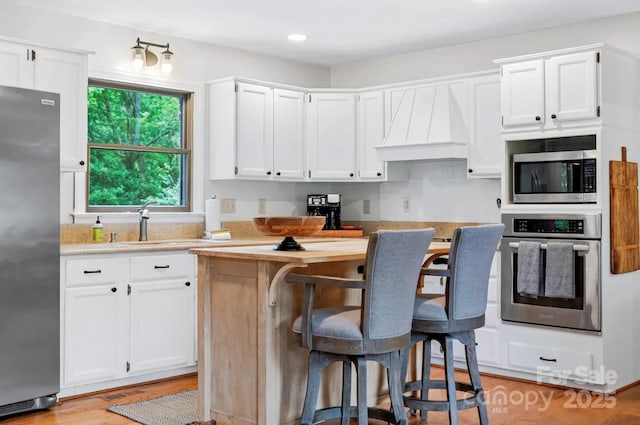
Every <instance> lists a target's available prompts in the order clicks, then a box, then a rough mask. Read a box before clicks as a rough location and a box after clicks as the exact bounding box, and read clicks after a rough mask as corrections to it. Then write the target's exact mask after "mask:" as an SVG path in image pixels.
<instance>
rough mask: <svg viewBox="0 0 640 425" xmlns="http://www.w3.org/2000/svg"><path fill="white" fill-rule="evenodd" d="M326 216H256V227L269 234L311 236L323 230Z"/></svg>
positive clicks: (254, 220) (254, 221)
mask: <svg viewBox="0 0 640 425" xmlns="http://www.w3.org/2000/svg"><path fill="white" fill-rule="evenodd" d="M325 220H326V217H318V216H306V215H303V216H293V217H255V218H254V219H253V223H254V224H255V226H256V228H257V229H258V230H259V231H260V232H262V233H263V234H265V235H267V236H309V235H313V234H314V233H316V232H318V231H319V230H322V227H323V226H324V222H325Z"/></svg>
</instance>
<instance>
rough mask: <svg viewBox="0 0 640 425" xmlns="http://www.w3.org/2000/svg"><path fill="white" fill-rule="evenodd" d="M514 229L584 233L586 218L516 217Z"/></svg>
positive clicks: (533, 231) (534, 231) (523, 231)
mask: <svg viewBox="0 0 640 425" xmlns="http://www.w3.org/2000/svg"><path fill="white" fill-rule="evenodd" d="M513 230H514V232H516V233H565V234H575V235H582V234H584V220H580V219H577V220H570V219H537V218H516V219H514V220H513Z"/></svg>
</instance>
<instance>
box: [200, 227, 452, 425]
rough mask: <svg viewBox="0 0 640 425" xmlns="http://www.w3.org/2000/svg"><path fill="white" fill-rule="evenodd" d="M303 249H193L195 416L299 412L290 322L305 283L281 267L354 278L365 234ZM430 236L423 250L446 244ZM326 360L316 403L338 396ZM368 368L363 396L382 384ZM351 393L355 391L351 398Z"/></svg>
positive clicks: (297, 359) (279, 416)
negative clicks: (290, 279) (294, 281)
mask: <svg viewBox="0 0 640 425" xmlns="http://www.w3.org/2000/svg"><path fill="white" fill-rule="evenodd" d="M302 243H303V245H304V247H305V248H306V251H294V252H283V251H274V250H273V245H261V246H247V247H220V248H207V249H205V248H202V249H192V250H191V253H193V254H196V255H198V392H199V397H198V405H199V412H198V414H199V418H200V420H204V421H208V420H211V419H215V420H220V421H222V422H225V423H229V424H238V425H248V424H259V425H278V424H290V423H294V422H296V421H298V420H299V417H300V414H301V412H302V405H303V402H304V391H305V386H306V375H307V356H308V352H307V350H306V349H303V348H300V347H298V345H297V344H296V342H295V339H294V336H293V333H292V331H291V326H292V323H293V320H295V318H296V317H297V316H298V315H299V314H300V312H301V308H302V298H303V292H304V288H303V287H302V285H288V284H284V283H283V281H284V277H285V276H286V274H287V273H289V272H291V271H294V272H296V273H309V274H327V275H333V276H343V277H351V278H357V277H358V276H361V275H359V274H358V266H360V265H363V264H364V258H365V254H366V249H367V240H366V239H355V240H353V239H351V240H344V241H331V242H318V243H310V242H309V243H308V242H305V241H302ZM448 248H449V244H448V243H438V242H433V243H432V244H431V246H430V248H429V252H430V253H434V254H437V253H443V252H447V251H448ZM339 303H344V304H352V305H356V304H359V303H360V293H359V291H357V290H353V289H349V290H345V289H341V288H318V290H317V292H316V304H315V305H316V306H327V305H335V304H339ZM334 366H336V365H333V366H330V367H329V368H328V370H327V372H326V373H325V375H324V379H323V382H322V385H321V387H320V397H319V401H318V406H319V407H321V406H328V405H332V404H338V403H339V397H340V388H341V380H340V368H339V367H334ZM381 372H382V370H381V369H379V368H370V370H369V374H368V382H369V385H368V398H369V400H370V403H372V402H373V403H375V402H376V401H378V397H379V395H380V394H382V393H384V392H385V391H386V389H385V387H384V384H383V383H384V382H385V381H386V379H385V377H384V375H383V374H382V373H381ZM354 400H355V398H354Z"/></svg>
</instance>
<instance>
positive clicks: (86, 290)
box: [63, 284, 126, 386]
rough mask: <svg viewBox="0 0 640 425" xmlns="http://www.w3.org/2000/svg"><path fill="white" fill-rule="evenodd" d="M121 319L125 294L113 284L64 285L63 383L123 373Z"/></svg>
mask: <svg viewBox="0 0 640 425" xmlns="http://www.w3.org/2000/svg"><path fill="white" fill-rule="evenodd" d="M123 320H126V294H125V291H124V290H123V289H122V288H120V287H118V286H117V285H115V284H114V285H101V286H92V287H77V288H68V289H66V291H65V309H64V342H63V350H64V353H63V359H64V367H63V369H64V371H63V385H64V386H69V385H72V384H81V383H90V382H100V381H106V380H109V379H114V378H118V377H120V376H122V375H124V373H125V361H126V359H125V358H124V357H123V356H122V348H123V345H124V343H125V342H126V338H125V337H124V335H123V330H124V328H125V324H124V322H123Z"/></svg>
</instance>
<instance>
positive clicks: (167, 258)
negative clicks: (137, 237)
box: [131, 254, 193, 282]
mask: <svg viewBox="0 0 640 425" xmlns="http://www.w3.org/2000/svg"><path fill="white" fill-rule="evenodd" d="M191 273H193V258H192V256H191V255H189V254H179V255H150V256H141V257H132V258H131V281H133V282H136V281H143V280H155V279H173V278H179V277H188V276H190V275H191Z"/></svg>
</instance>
